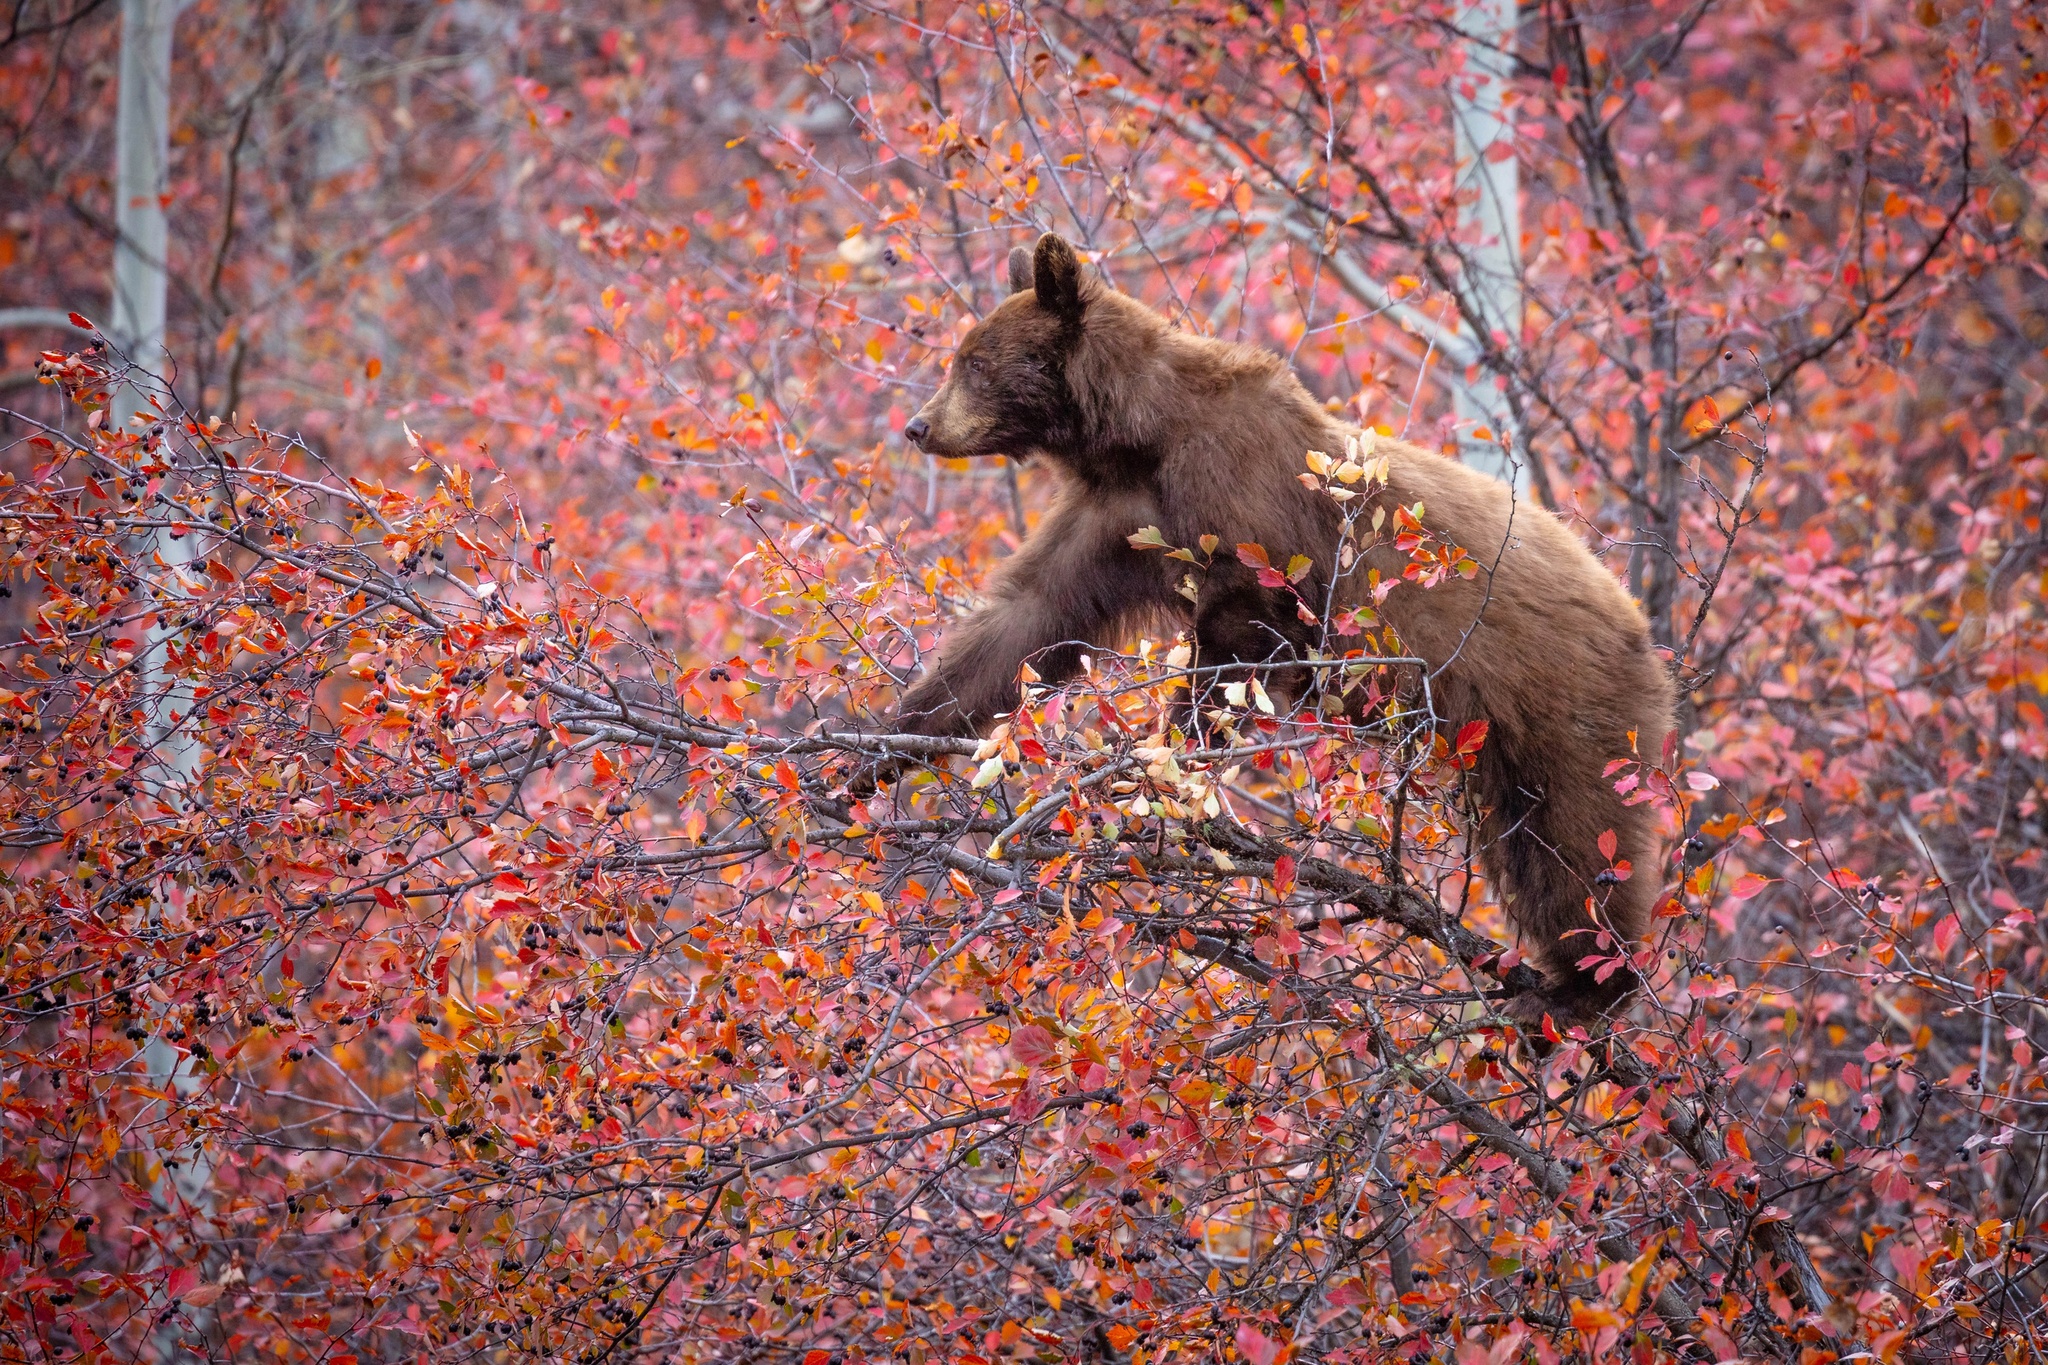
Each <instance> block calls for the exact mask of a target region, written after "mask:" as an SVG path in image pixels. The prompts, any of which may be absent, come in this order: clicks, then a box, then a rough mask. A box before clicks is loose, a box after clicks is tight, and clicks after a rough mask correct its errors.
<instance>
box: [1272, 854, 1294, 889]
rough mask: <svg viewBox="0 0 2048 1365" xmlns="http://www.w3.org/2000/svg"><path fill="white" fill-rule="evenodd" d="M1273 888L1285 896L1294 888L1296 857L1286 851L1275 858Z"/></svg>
mask: <svg viewBox="0 0 2048 1365" xmlns="http://www.w3.org/2000/svg"><path fill="white" fill-rule="evenodd" d="M1273 889H1274V890H1275V891H1278V892H1279V893H1280V894H1281V895H1283V896H1284V895H1286V894H1287V893H1288V892H1290V891H1292V890H1293V889H1294V859H1293V858H1291V857H1289V856H1288V855H1287V854H1285V853H1283V854H1281V855H1280V856H1279V857H1277V858H1275V859H1274V860H1273Z"/></svg>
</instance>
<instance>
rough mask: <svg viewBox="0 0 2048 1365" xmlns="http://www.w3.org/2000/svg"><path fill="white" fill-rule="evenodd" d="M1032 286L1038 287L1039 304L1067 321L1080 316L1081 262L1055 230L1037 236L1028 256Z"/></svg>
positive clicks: (1074, 319)
mask: <svg viewBox="0 0 2048 1365" xmlns="http://www.w3.org/2000/svg"><path fill="white" fill-rule="evenodd" d="M1031 287H1032V288H1033V289H1036V290H1037V291H1038V306H1039V307H1041V308H1044V309H1048V310H1050V311H1051V312H1054V313H1057V314H1059V315H1060V316H1061V317H1062V318H1065V319H1066V320H1067V321H1069V322H1072V321H1076V320H1078V319H1079V318H1080V316H1081V262H1080V261H1079V259H1077V258H1076V257H1075V255H1074V248H1072V247H1070V246H1068V245H1067V244H1066V242H1065V241H1064V240H1063V239H1062V238H1060V237H1059V236H1058V235H1056V234H1054V233H1050V232H1048V233H1046V234H1045V236H1043V237H1040V238H1039V239H1038V250H1037V251H1035V252H1034V253H1032V257H1031Z"/></svg>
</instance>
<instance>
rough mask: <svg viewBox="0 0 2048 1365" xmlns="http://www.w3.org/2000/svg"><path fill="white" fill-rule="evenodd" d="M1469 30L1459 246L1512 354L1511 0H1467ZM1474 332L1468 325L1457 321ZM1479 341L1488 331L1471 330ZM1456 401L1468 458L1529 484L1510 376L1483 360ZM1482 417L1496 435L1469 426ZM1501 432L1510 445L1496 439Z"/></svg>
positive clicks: (1518, 312)
mask: <svg viewBox="0 0 2048 1365" xmlns="http://www.w3.org/2000/svg"><path fill="white" fill-rule="evenodd" d="M1458 26H1459V28H1460V29H1462V30H1463V31H1464V33H1465V35H1466V38H1465V73H1466V74H1465V77H1464V79H1463V80H1460V81H1453V82H1452V83H1451V123H1452V125H1453V127H1454V128H1455V130H1456V133H1457V158H1458V190H1459V194H1460V200H1461V202H1460V204H1459V207H1458V228H1459V234H1458V236H1459V253H1460V255H1461V256H1462V257H1463V260H1464V263H1465V287H1466V289H1467V290H1468V291H1469V293H1470V296H1471V298H1472V300H1473V302H1474V303H1475V305H1476V310H1477V312H1478V313H1479V315H1480V317H1481V318H1482V319H1483V320H1484V323H1485V326H1486V329H1487V330H1488V331H1489V332H1492V333H1494V334H1495V335H1496V336H1500V337H1504V338H1505V345H1504V346H1503V347H1502V351H1503V352H1504V354H1505V355H1506V356H1508V357H1512V356H1513V355H1514V354H1516V352H1517V350H1518V348H1519V345H1520V342H1521V336H1522V261H1521V240H1522V212H1521V203H1520V195H1521V177H1520V173H1519V168H1518V166H1517V164H1516V161H1515V157H1514V155H1513V150H1512V149H1513V143H1514V126H1513V123H1512V121H1511V120H1512V117H1513V116H1512V113H1511V112H1504V111H1503V107H1502V100H1503V96H1505V94H1506V93H1507V89H1508V83H1509V80H1510V79H1511V78H1512V76H1513V75H1514V69H1515V61H1514V51H1515V32H1516V27H1517V19H1516V0H1471V3H1469V4H1467V5H1466V6H1465V7H1464V8H1463V9H1462V10H1461V11H1460V13H1459V16H1458ZM1463 330H1464V331H1465V332H1466V333H1467V335H1470V332H1471V328H1470V326H1469V325H1468V326H1467V327H1466V328H1464V329H1463ZM1474 340H1475V341H1476V342H1478V343H1479V344H1480V345H1482V346H1483V344H1484V340H1485V339H1484V338H1475V339H1474ZM1453 390H1454V394H1455V407H1456V411H1457V414H1458V417H1459V419H1460V420H1461V421H1464V422H1467V423H1470V424H1471V426H1468V427H1467V428H1466V438H1465V444H1464V459H1465V463H1467V464H1469V465H1471V466H1472V467H1473V468H1475V469H1482V470H1484V471H1486V472H1487V473H1489V474H1492V475H1494V476H1496V477H1497V478H1500V479H1503V480H1505V481H1506V482H1508V483H1510V484H1512V485H1513V486H1514V488H1515V490H1516V491H1517V492H1521V491H1523V490H1525V489H1526V488H1527V487H1528V482H1529V476H1528V468H1527V458H1526V452H1524V451H1523V450H1522V448H1521V441H1520V439H1519V433H1518V432H1517V431H1516V422H1515V417H1514V413H1513V411H1512V410H1511V409H1510V407H1509V405H1508V398H1507V377H1506V376H1505V375H1503V374H1498V373H1489V372H1488V368H1487V366H1485V365H1484V364H1481V365H1480V367H1479V373H1478V374H1477V375H1476V376H1475V378H1474V380H1473V382H1471V383H1463V384H1456V385H1454V386H1453ZM1475 427H1483V428H1485V429H1486V431H1487V432H1488V433H1489V435H1490V436H1491V438H1492V439H1482V438H1479V437H1476V436H1474V435H1473V434H1472V432H1473V429H1474V428H1475ZM1504 435H1505V436H1506V437H1507V438H1508V441H1509V448H1510V451H1511V452H1512V454H1510V453H1508V452H1504V451H1503V450H1502V448H1501V444H1500V442H1501V438H1502V436H1504Z"/></svg>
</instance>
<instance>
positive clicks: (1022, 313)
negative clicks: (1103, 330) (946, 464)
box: [903, 233, 1104, 459]
mask: <svg viewBox="0 0 2048 1365" xmlns="http://www.w3.org/2000/svg"><path fill="white" fill-rule="evenodd" d="M1103 292H1104V291H1103V290H1102V289H1101V287H1100V286H1098V285H1096V284H1095V283H1094V282H1092V281H1087V280H1084V279H1083V278H1082V275H1081V262H1080V261H1079V260H1078V259H1077V258H1076V257H1075V255H1074V249H1073V248H1072V247H1070V246H1068V245H1067V244H1066V242H1064V241H1062V240H1061V239H1060V238H1058V237H1056V236H1054V235H1053V234H1052V233H1047V234H1046V235H1045V236H1043V237H1041V238H1039V239H1038V246H1037V248H1036V249H1035V250H1032V251H1026V250H1025V249H1024V248H1023V247H1018V248H1017V249H1016V250H1014V251H1012V252H1011V253H1010V296H1009V297H1008V298H1006V299H1004V300H1003V301H1002V303H1000V304H998V305H997V306H996V308H995V311H993V312H991V313H990V314H989V315H988V316H987V317H985V318H983V319H982V320H981V321H980V322H978V323H976V324H975V326H974V328H973V330H971V331H970V332H968V333H967V336H966V338H965V339H964V340H962V341H961V343H960V349H959V350H958V351H956V352H954V354H953V363H952V366H951V368H950V369H948V370H947V372H946V382H945V383H943V384H941V385H940V386H939V391H938V392H937V393H935V394H933V395H932V398H931V401H930V402H928V403H926V404H925V405H924V406H923V407H922V408H920V409H919V410H918V413H917V416H915V417H913V418H911V419H910V423H909V425H907V426H906V427H904V429H903V434H904V436H905V437H906V438H908V439H909V440H910V441H911V442H913V443H914V444H916V445H917V446H918V447H919V448H920V449H922V450H925V451H927V452H929V453H931V454H933V455H937V456H940V457H941V458H944V459H965V458H970V457H974V456H981V455H1009V456H1013V457H1016V458H1019V459H1022V458H1028V457H1029V456H1031V455H1035V454H1048V455H1052V456H1054V457H1056V458H1057V457H1061V456H1064V455H1066V454H1068V453H1069V452H1071V451H1072V450H1074V449H1075V448H1076V447H1077V446H1078V444H1079V443H1080V436H1081V433H1080V431H1079V430H1078V426H1079V423H1080V420H1081V418H1080V413H1079V411H1078V409H1077V407H1076V404H1075V401H1074V395H1073V392H1072V390H1071V389H1070V387H1069V385H1068V383H1067V373H1066V372H1067V362H1068V361H1069V359H1070V358H1071V357H1072V356H1073V354H1074V351H1075V348H1076V346H1077V345H1078V344H1079V342H1080V339H1081V334H1082V320H1083V317H1084V315H1085V314H1086V313H1087V311H1088V310H1089V308H1090V307H1091V306H1092V305H1093V304H1094V303H1095V302H1096V301H1097V299H1098V296H1099V295H1101V294H1102V293H1103Z"/></svg>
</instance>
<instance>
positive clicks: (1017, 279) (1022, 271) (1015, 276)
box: [1010, 246, 1031, 294]
mask: <svg viewBox="0 0 2048 1365" xmlns="http://www.w3.org/2000/svg"><path fill="white" fill-rule="evenodd" d="M1030 287H1031V249H1030V248H1029V247H1022V246H1013V247H1011V248H1010V292H1011V293H1012V294H1021V293H1023V292H1024V291H1025V290H1027V289H1029V288H1030Z"/></svg>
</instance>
